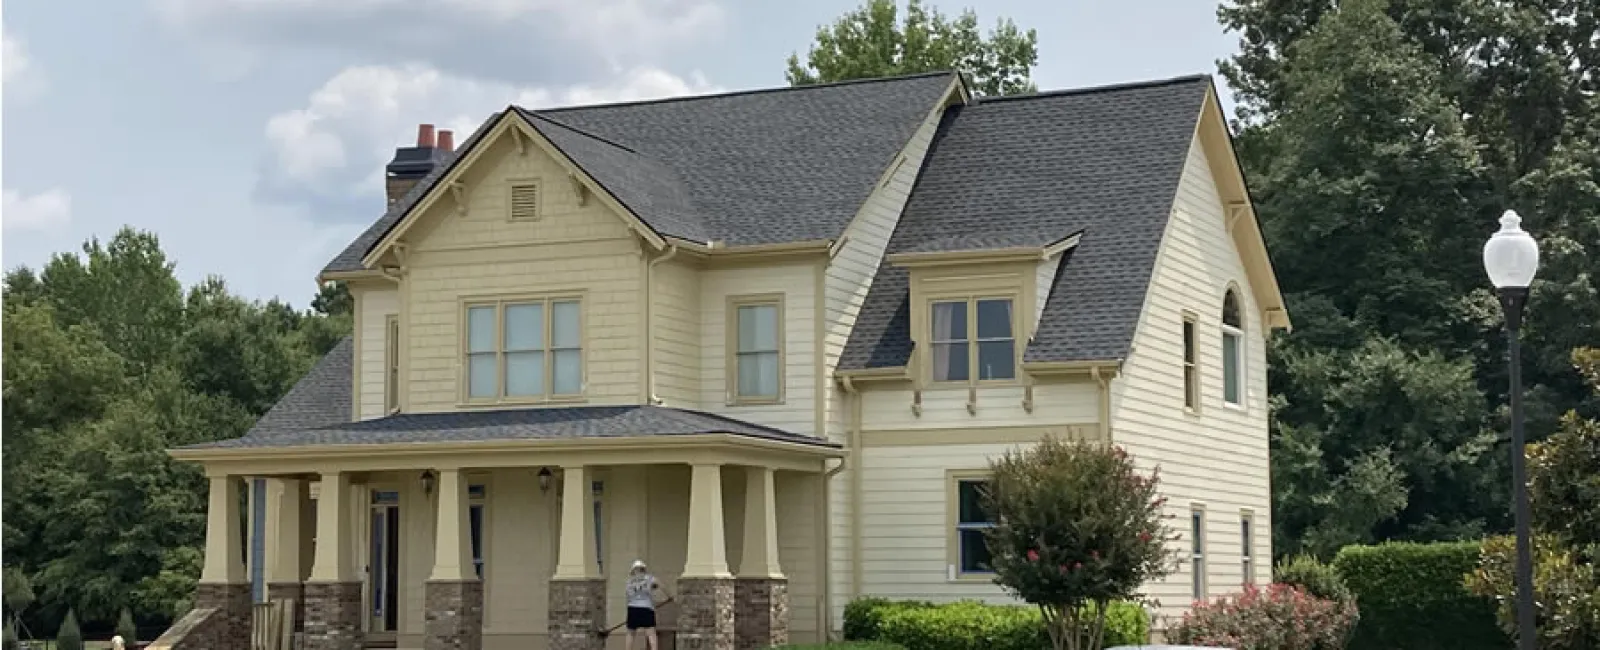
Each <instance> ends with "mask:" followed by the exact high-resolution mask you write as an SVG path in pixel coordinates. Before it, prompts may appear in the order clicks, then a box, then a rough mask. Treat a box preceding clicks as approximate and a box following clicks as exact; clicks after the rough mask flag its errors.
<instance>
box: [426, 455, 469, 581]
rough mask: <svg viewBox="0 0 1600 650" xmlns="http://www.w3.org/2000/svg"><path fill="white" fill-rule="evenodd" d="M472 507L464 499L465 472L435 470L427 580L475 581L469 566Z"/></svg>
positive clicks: (465, 495) (465, 489) (465, 496)
mask: <svg viewBox="0 0 1600 650" xmlns="http://www.w3.org/2000/svg"><path fill="white" fill-rule="evenodd" d="M471 508H472V506H471V505H469V504H468V502H467V475H466V473H464V472H462V471H461V470H459V469H443V470H440V471H439V508H438V513H439V520H438V525H437V526H435V527H434V541H433V571H432V572H431V573H429V574H428V579H429V580H451V581H462V580H477V579H478V573H477V569H476V568H475V567H473V565H472V523H471V521H470V520H469V519H468V515H469V514H470V513H471Z"/></svg>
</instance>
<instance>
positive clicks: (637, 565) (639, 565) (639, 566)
mask: <svg viewBox="0 0 1600 650" xmlns="http://www.w3.org/2000/svg"><path fill="white" fill-rule="evenodd" d="M644 569H645V566H644V560H634V561H633V568H632V569H629V570H630V571H643V570H644Z"/></svg>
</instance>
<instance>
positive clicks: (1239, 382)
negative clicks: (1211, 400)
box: [1222, 289, 1244, 406]
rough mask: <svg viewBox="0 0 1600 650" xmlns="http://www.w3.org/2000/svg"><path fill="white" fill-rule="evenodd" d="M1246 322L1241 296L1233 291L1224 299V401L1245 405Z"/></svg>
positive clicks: (1230, 290)
mask: <svg viewBox="0 0 1600 650" xmlns="http://www.w3.org/2000/svg"><path fill="white" fill-rule="evenodd" d="M1243 371H1244V321H1243V320H1242V319H1241V318H1240V316H1239V294H1238V293H1237V292H1235V291H1234V290H1232V289H1229V290H1228V295H1226V296H1224V297H1223V299H1222V401H1224V402H1226V403H1228V404H1231V405H1234V406H1240V405H1243V404H1244V398H1243V392H1244V385H1243V384H1244V377H1243Z"/></svg>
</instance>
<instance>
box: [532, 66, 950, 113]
mask: <svg viewBox="0 0 1600 650" xmlns="http://www.w3.org/2000/svg"><path fill="white" fill-rule="evenodd" d="M952 74H955V72H954V71H953V70H938V71H934V72H918V73H915V74H904V75H898V76H894V77H868V78H864V79H845V80H843V81H830V82H827V83H820V84H806V85H804V86H769V87H766V88H746V89H744V90H729V91H725V92H720V93H705V94H701V95H678V96H675V97H658V98H655V99H635V100H631V101H621V102H606V103H601V104H575V105H572V106H557V107H554V108H543V109H539V111H538V112H539V113H559V112H565V111H577V110H589V109H594V108H619V107H623V106H648V105H651V104H670V103H673V102H686V101H693V100H697V99H720V98H724V97H742V96H745V95H761V94H766V93H779V92H789V91H801V90H815V89H818V88H835V87H838V86H853V85H863V84H869V83H887V82H891V81H909V80H912V79H925V78H928V77H936V76H947V75H952ZM517 108H518V110H521V111H526V112H531V111H530V109H527V108H522V107H520V106H519V107H517Z"/></svg>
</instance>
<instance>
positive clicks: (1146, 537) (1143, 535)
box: [1139, 530, 1154, 542]
mask: <svg viewBox="0 0 1600 650" xmlns="http://www.w3.org/2000/svg"><path fill="white" fill-rule="evenodd" d="M1151 537H1154V536H1153V535H1151V534H1150V531H1148V530H1141V531H1139V541H1141V542H1148V541H1150V538H1151Z"/></svg>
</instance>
